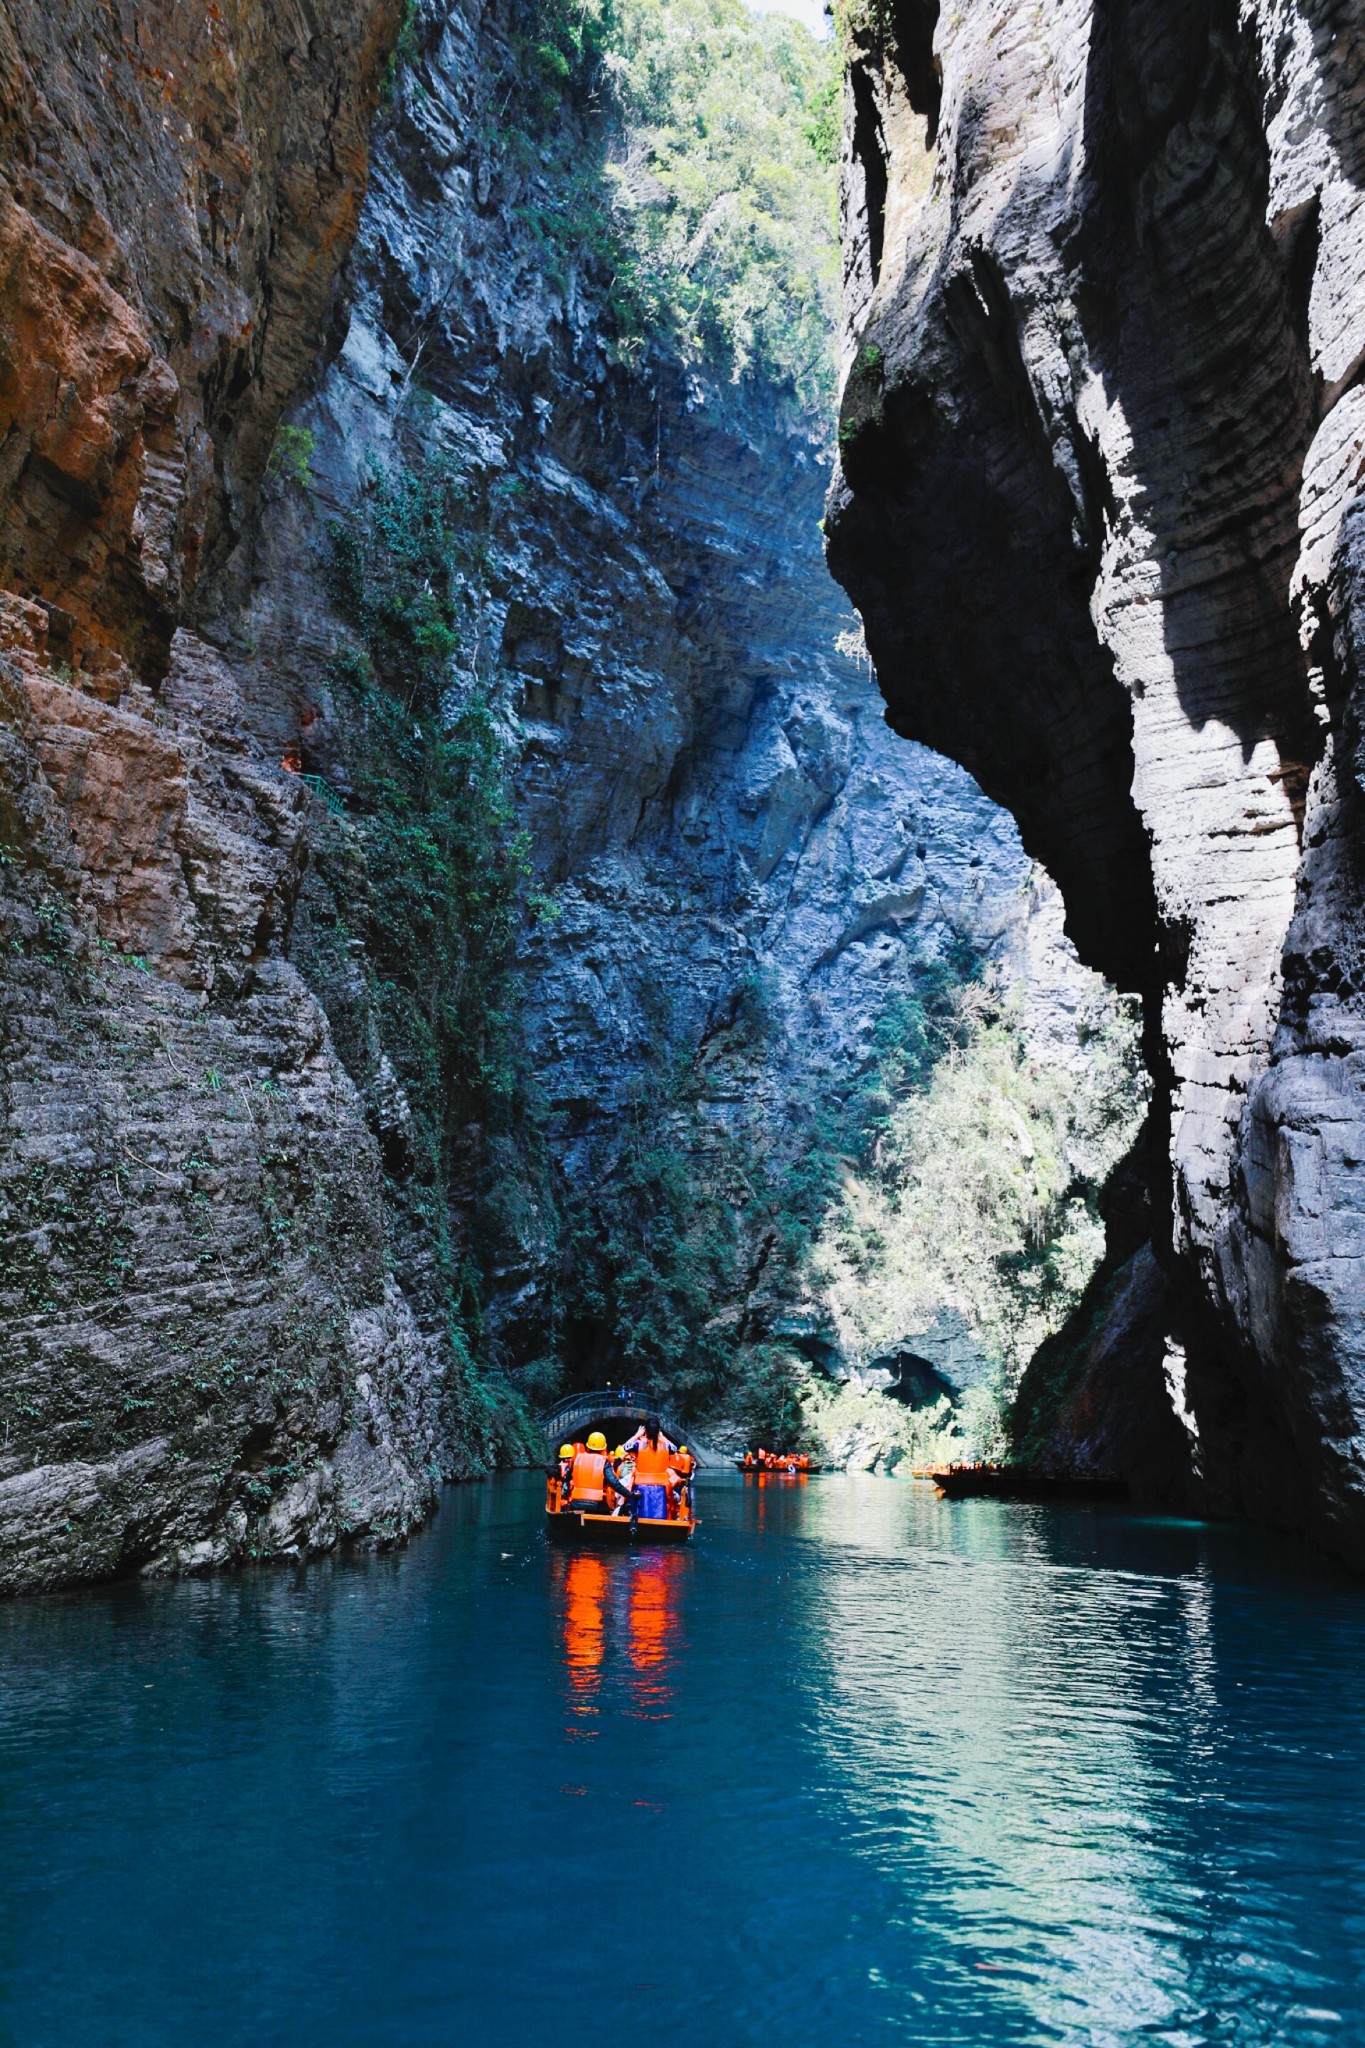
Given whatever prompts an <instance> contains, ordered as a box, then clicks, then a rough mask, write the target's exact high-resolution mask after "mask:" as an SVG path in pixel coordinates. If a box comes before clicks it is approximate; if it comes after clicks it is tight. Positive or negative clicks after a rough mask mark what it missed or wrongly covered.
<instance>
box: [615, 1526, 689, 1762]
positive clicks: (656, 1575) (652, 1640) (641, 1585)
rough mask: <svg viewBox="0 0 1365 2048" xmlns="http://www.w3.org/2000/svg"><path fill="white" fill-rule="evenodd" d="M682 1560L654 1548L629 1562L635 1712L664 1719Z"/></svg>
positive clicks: (668, 1702)
mask: <svg viewBox="0 0 1365 2048" xmlns="http://www.w3.org/2000/svg"><path fill="white" fill-rule="evenodd" d="M684 1569H685V1560H684V1559H683V1558H682V1557H680V1556H679V1555H678V1554H677V1553H676V1552H675V1551H657V1552H654V1553H651V1554H646V1555H641V1556H639V1557H636V1558H635V1559H634V1561H633V1564H632V1568H631V1574H630V1594H629V1598H628V1602H627V1608H626V1625H627V1630H628V1650H629V1656H630V1693H631V1699H632V1700H633V1702H634V1711H635V1713H636V1714H638V1715H642V1716H644V1717H645V1718H646V1719H648V1720H654V1721H663V1720H667V1718H668V1716H669V1714H670V1713H671V1712H672V1707H673V1682H672V1665H673V1657H674V1653H675V1651H676V1649H677V1647H678V1641H677V1638H678V1596H679V1594H680V1592H681V1590H682V1578H681V1573H682V1571H683V1570H684Z"/></svg>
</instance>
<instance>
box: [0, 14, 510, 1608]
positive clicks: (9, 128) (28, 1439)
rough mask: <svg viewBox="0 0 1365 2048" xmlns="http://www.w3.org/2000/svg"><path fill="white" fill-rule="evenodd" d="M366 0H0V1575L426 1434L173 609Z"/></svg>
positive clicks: (250, 757) (309, 342) (379, 24)
mask: <svg viewBox="0 0 1365 2048" xmlns="http://www.w3.org/2000/svg"><path fill="white" fill-rule="evenodd" d="M397 17H398V8H397V6H396V4H390V0H327V4H324V5H319V6H311V5H305V4H299V5H294V4H291V0H280V4H258V0H250V4H246V0H243V4H225V5H223V6H221V7H214V8H207V9H204V10H199V9H185V8H179V7H174V6H165V7H150V8H149V7H146V6H136V7H134V6H123V5H111V6H99V7H94V8H85V7H81V6H79V5H70V6H64V5H57V6H42V7H39V6H29V5H25V4H23V0H13V4H10V0H7V4H6V5H5V6H4V8H3V9H0V649H2V650H3V651H2V652H0V697H2V699H3V706H2V710H0V717H2V718H3V732H2V733H0V760H2V766H0V926H2V927H3V932H4V951H5V959H4V967H3V971H2V972H0V1062H2V1071H0V1090H2V1091H3V1113H2V1114H3V1121H2V1123H0V1364H2V1366H3V1374H2V1376H0V1408H2V1409H3V1436H2V1437H0V1582H3V1583H4V1584H5V1585H6V1586H11V1587H14V1586H25V1585H34V1584H50V1583H53V1582H56V1581H58V1580H61V1579H64V1578H71V1577H79V1576H90V1575H99V1574H105V1573H108V1572H111V1571H115V1570H118V1569H121V1568H126V1567H128V1566H131V1565H143V1564H147V1565H151V1566H153V1567H155V1568H160V1569H174V1568H177V1567H186V1566H194V1565H202V1564H206V1563H212V1562H219V1561H222V1560H225V1559H227V1558H229V1557H245V1556H253V1555H269V1554H274V1553H276V1552H280V1551H291V1550H293V1551H297V1550H298V1549H299V1548H301V1547H302V1548H307V1547H308V1546H309V1545H311V1544H314V1543H321V1542H327V1541H330V1540H333V1539H334V1538H335V1537H336V1536H337V1535H339V1534H341V1533H344V1532H347V1531H351V1532H366V1531H368V1532H369V1533H371V1534H373V1535H383V1534H386V1533H397V1532H398V1531H400V1530H401V1529H403V1528H404V1527H406V1526H408V1525H409V1524H410V1522H411V1520H412V1519H413V1517H414V1516H415V1515H416V1514H418V1513H421V1512H425V1511H426V1510H427V1509H428V1508H429V1507H430V1505H431V1503H432V1500H433V1499H434V1487H435V1481H436V1478H437V1477H438V1476H439V1473H440V1472H441V1471H442V1470H443V1469H449V1468H450V1467H451V1465H452V1464H453V1463H455V1462H456V1460H457V1456H458V1455H461V1454H463V1455H464V1456H465V1457H466V1458H468V1457H469V1456H470V1455H473V1456H474V1457H476V1458H479V1459H481V1458H482V1456H483V1455H484V1453H483V1446H482V1445H481V1444H480V1445H478V1446H477V1447H476V1448H475V1449H474V1450H473V1451H472V1453H471V1452H470V1451H468V1450H464V1451H463V1452H462V1453H461V1452H460V1451H457V1447H456V1446H455V1445H454V1444H453V1442H452V1432H451V1427H450V1423H449V1419H448V1416H447V1413H446V1409H447V1405H448V1402H447V1393H448V1390H447V1388H446V1386H445V1384H444V1381H443V1376H442V1374H443V1369H442V1361H441V1359H440V1358H439V1356H438V1355H437V1353H436V1350H435V1347H434V1346H433V1345H432V1344H431V1343H430V1341H429V1340H428V1338H427V1337H426V1336H425V1335H424V1333H423V1332H422V1331H421V1330H419V1329H418V1327H417V1325H416V1323H415V1320H414V1318H413V1315H412V1313H411V1310H410V1309H409V1307H408V1305H407V1304H406V1302H405V1301H404V1299H403V1296H402V1294H401V1291H400V1289H399V1287H398V1285H397V1283H396V1281H395V1278H394V1275H393V1273H392V1271H391V1270H389V1263H390V1262H389V1261H388V1259H387V1256H386V1245H385V1223H384V1214H383V1207H382V1201H381V1188H380V1178H379V1164H378V1154H377V1150H376V1147H375V1142H374V1139H373V1136H372V1134H371V1133H370V1131H369V1129H368V1128H367V1126H366V1123H365V1119H364V1114H363V1107H362V1105H361V1103H360V1100H359V1097H358V1096H357V1093H356V1090H355V1088H354V1086H353V1084H352V1083H351V1081H350V1080H349V1078H348V1077H347V1075H346V1074H345V1072H344V1070H343V1068H342V1066H341V1064H340V1062H339V1061H338V1059H337V1058H336V1055H335V1052H334V1050H333V1048H332V1046H331V1042H330V1038H329V1034H328V1032H327V1027H326V1021H325V1017H324V1015H323V1012H322V1010H321V1008H320V1007H319V1005H318V1004H317V1002H316V1000H315V999H314V998H313V997H312V995H311V994H310V993H309V991H308V989H307V988H306V987H305V985H304V983H303V982H302V980H301V978H300V977H299V975H298V974H297V973H296V972H295V971H294V969H293V968H292V967H291V966H290V964H289V961H288V957H287V950H288V936H289V926H290V919H291V914H292V909H293V903H294V897H295V893H296V890H297V885H298V878H299V874H300V872H301V870H302V867H303V863H304V859H305V846H306V829H307V827H306V808H307V800H306V795H305V792H304V790H303V788H302V786H301V785H300V784H299V782H298V780H297V778H293V777H290V776H287V775H285V774H284V773H282V772H281V770H280V767H279V756H278V752H277V751H276V752H272V751H271V749H270V746H269V743H268V742H267V743H265V744H263V743H262V740H261V736H260V730H259V723H258V721H256V720H255V719H254V718H253V716H252V715H250V712H249V710H248V707H247V706H246V705H245V704H244V701H243V699H242V697H241V693H240V689H239V686H238V683H237V680H236V678H235V677H234V675H233V674H232V672H231V670H230V669H229V667H228V666H227V665H226V664H225V663H224V661H223V660H222V659H221V657H220V656H219V655H218V654H217V653H216V652H215V650H214V649H213V648H211V647H210V646H209V645H208V644H207V643H205V642H204V641H202V640H201V639H199V638H198V637H196V635H195V634H194V632H193V630H192V626H191V622H192V621H193V619H194V617H195V611H196V606H197V605H198V604H199V602H200V598H201V594H202V592H203V591H204V590H205V589H206V588H207V587H208V585H209V584H210V583H211V581H212V579H213V576H214V575H215V574H216V573H217V571H218V569H219V568H220V566H221V565H222V564H223V563H225V562H227V561H229V560H230V559H231V556H232V553H233V551H234V549H235V548H237V547H238V546H239V544H240V541H241V536H242V534H243V531H244V530H245V529H246V527H247V526H248V525H249V523H250V521H251V518H252V516H253V506H254V501H255V496H256V493H257V490H258V488H259V485H260V481H261V477H262V474H263V472H264V469H265V466H266V460H267V453H268V450H269V449H270V447H271V445H272V442H273V439H274V435H275V430H276V427H277V424H278V422H279V418H280V415H281V413H282V411H283V409H284V407H285V405H286V403H287V402H288V401H289V400H291V399H292V398H293V397H294V396H295V394H296V393H297V391H298V389H299V387H300V384H301V382H302V381H303V380H304V379H305V377H306V376H308V375H310V374H311V373H312V372H313V369H314V365H315V363H316V362H317V359H318V357H319V353H320V352H321V351H322V350H323V349H324V347H325V344H326V341H327V336H328V333H329V328H330V326H331V323H332V321H333V318H334V315H335V312H336V308H337V305H338V286H339V280H340V275H341V270H342V265H343V263H344V259H345V257H346V254H347V252H348V249H349V246H350V244H351V241H352V239H353V237H354V233H355V229H356V224H357V221H358V218H359V214H360V207H361V202H362V198H363V191H364V182H365V166H366V153H367V137H368V130H369V125H370V121H371V117H372V115H373V112H374V108H375V105H376V100H377V95H378V89H379V83H380V74H381V69H382V66H383V63H384V60H385V55H386V52H387V50H388V48H389V46H390V45H391V43H392V40H393V36H394V33H395V31H396V28H397Z"/></svg>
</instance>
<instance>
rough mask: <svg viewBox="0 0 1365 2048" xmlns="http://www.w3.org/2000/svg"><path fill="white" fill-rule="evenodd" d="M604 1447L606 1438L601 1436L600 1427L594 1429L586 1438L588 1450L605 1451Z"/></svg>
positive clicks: (605, 1446)
mask: <svg viewBox="0 0 1365 2048" xmlns="http://www.w3.org/2000/svg"><path fill="white" fill-rule="evenodd" d="M606 1448H607V1440H606V1438H605V1437H604V1436H603V1434H602V1432H601V1430H600V1429H595V1430H594V1431H593V1433H592V1435H591V1436H590V1437H589V1438H588V1449H589V1450H590V1451H605V1449H606Z"/></svg>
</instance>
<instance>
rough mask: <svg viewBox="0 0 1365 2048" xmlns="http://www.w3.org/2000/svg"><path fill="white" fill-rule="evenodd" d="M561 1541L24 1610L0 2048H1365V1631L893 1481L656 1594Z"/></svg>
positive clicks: (477, 1500) (1221, 1577) (1058, 1522)
mask: <svg viewBox="0 0 1365 2048" xmlns="http://www.w3.org/2000/svg"><path fill="white" fill-rule="evenodd" d="M540 1499H541V1489H540V1487H539V1485H538V1483H537V1482H535V1481H534V1480H528V1479H526V1478H522V1477H517V1478H513V1479H507V1480H500V1481H498V1482H495V1483H493V1484H490V1485H486V1486H475V1487H468V1488H464V1489H458V1490H454V1491H452V1492H450V1493H448V1494H447V1495H446V1498H445V1504H444V1506H443V1508H442V1511H441V1514H440V1515H439V1517H438V1518H437V1521H436V1523H435V1524H434V1525H433V1527H432V1529H431V1530H430V1531H429V1532H428V1533H427V1534H425V1535H424V1536H422V1537H421V1538H420V1539H419V1540H418V1541H417V1542H416V1543H415V1544H414V1545H413V1546H412V1547H411V1548H410V1549H409V1550H407V1551H406V1552H403V1553H399V1554H396V1555H393V1556H390V1557H382V1558H369V1559H361V1560H358V1561H354V1562H345V1563H340V1564H322V1565H316V1566H313V1567H311V1568H310V1569H308V1570H303V1571H299V1572H291V1571H279V1570H276V1571H269V1572H262V1573H259V1574H253V1575H250V1576H247V1577H242V1578H236V1579H228V1580H216V1581H197V1582H192V1583H188V1584H180V1585H170V1586H153V1587H120V1588H117V1589H114V1590H111V1591H104V1592H99V1593H84V1594H80V1595H71V1596H63V1597H59V1598H53V1599H49V1600H42V1601H37V1602H29V1603H13V1604H10V1605H8V1606H5V1607H4V1608H0V1678H2V1680H3V1694H2V1697H0V1801H2V1802H3V1820H4V1827H3V1845H2V1846H0V2042H3V2043H5V2044H7V2048H96V2044H106V2043H107V2044H119V2048H134V2044H136V2048H143V2044H147V2048H239V2044H240V2048H248V2044H249V2048H273V2044H277V2043H278V2044H281V2048H284V2044H288V2048H314V2044H317V2048H324V2044H325V2048H361V2044H364V2048H370V2044H379V2043H382V2044H385V2048H427V2044H429V2043H430V2044H437V2043H440V2044H443V2048H444V2044H452V2048H453V2044H477V2043H487V2044H489V2048H502V2044H511V2048H523V2044H525V2048H531V2044H535V2048H559V2044H561V2043H567V2044H569V2048H579V2044H582V2043H585V2042H589V2041H591V2042H592V2043H593V2044H594V2048H609V2044H611V2043H614V2042H616V2041H618V2040H620V2041H623V2042H625V2041H630V2042H632V2043H638V2042H648V2043H649V2044H650V2048H664V2044H666V2043H669V2042H672V2041H679V2042H684V2043H688V2044H690V2048H712V2044H722V2043H750V2042H755V2043H757V2042H764V2043H767V2042H769V2041H770V2040H772V2039H773V2038H775V2037H776V2038H785V2039H789V2040H790V2039H800V2040H803V2041H806V2042H810V2043H812V2044H815V2048H824V2044H826V2043H828V2044H831V2048H833V2044H839V2048H847V2044H857V2043H863V2042H877V2043H879V2042H883V2041H887V2042H891V2041H896V2042H901V2041H903V2042H906V2043H915V2044H934V2043H940V2042H942V2043H947V2042H952V2043H967V2044H982V2048H993V2044H996V2043H1016V2042H1018V2043H1024V2042H1030V2043H1031V2042H1064V2043H1068V2044H1087V2048H1089V2044H1108V2043H1129V2042H1133V2043H1144V2044H1147V2043H1152V2042H1165V2043H1172V2044H1180V2048H1193V2044H1196V2043H1203V2042H1217V2043H1237V2044H1239V2048H1240V2044H1245V2048H1266V2044H1270V2043H1279V2042H1292V2043H1295V2044H1299V2043H1310V2042H1330V2043H1334V2044H1335V2043H1340V2044H1343V2048H1344V2044H1348V2043H1349V2044H1358V2043H1361V2042H1365V1587H1361V1586H1359V1585H1357V1584H1355V1583H1353V1582H1352V1581H1350V1580H1348V1579H1346V1578H1345V1577H1344V1576H1342V1575H1339V1574H1338V1573H1337V1572H1336V1571H1335V1570H1334V1569H1333V1568H1332V1567H1331V1566H1329V1565H1327V1564H1326V1563H1323V1562H1321V1561H1319V1560H1317V1559H1316V1558H1315V1557H1314V1556H1313V1555H1312V1554H1311V1553H1309V1552H1307V1551H1302V1550H1299V1549H1297V1548H1296V1547H1294V1546H1291V1545H1289V1544H1287V1543H1283V1542H1279V1541H1276V1540H1275V1539H1272V1538H1269V1537H1264V1536H1258V1535H1256V1534H1254V1533H1249V1532H1246V1531H1239V1530H1234V1529H1226V1528H1210V1527H1202V1526H1197V1525H1195V1524H1190V1523H1179V1522H1172V1521H1162V1520H1152V1519H1145V1518H1140V1517H1136V1516H1129V1515H1126V1514H1122V1513H1118V1512H1115V1511H1105V1510H1098V1509H1086V1508H1051V1509H1031V1508H1020V1507H1007V1506H1001V1505H997V1504H994V1503H974V1504H966V1505H958V1506H950V1505H947V1504H944V1503H940V1502H939V1501H937V1500H935V1499H934V1498H933V1496H932V1495H931V1494H930V1493H928V1492H927V1490H925V1489H922V1488H919V1487H914V1486H910V1485H899V1484H897V1483H895V1482H894V1481H886V1480H873V1479H862V1480H859V1479H843V1478H829V1479H816V1480H812V1481H810V1482H809V1483H807V1484H805V1485H792V1484H789V1483H781V1482H770V1483H766V1484H764V1485H763V1486H761V1487H760V1486H759V1485H756V1484H755V1483H754V1482H752V1481H750V1482H748V1483H747V1485H746V1483H745V1482H744V1481H742V1480H741V1479H739V1478H738V1477H737V1476H735V1477H729V1476H724V1477H722V1476H716V1477H713V1478H709V1479H705V1480H704V1481H703V1484H702V1487H701V1489H700V1511H701V1513H702V1514H703V1516H704V1517H705V1525H704V1527H703V1528H702V1530H701V1531H700V1532H699V1534H698V1537H697V1540H696V1542H695V1544H694V1546H693V1548H692V1550H691V1551H690V1552H679V1553H670V1554H666V1555H665V1554H653V1555H651V1554H649V1553H642V1554H640V1555H638V1556H634V1557H630V1556H623V1557H609V1558H598V1557H592V1556H566V1555H562V1554H555V1553H551V1552H548V1551H547V1549H546V1546H545V1543H544V1539H543V1535H542V1531H541V1528H540V1517H539V1509H540Z"/></svg>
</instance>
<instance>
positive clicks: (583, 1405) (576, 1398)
mask: <svg viewBox="0 0 1365 2048" xmlns="http://www.w3.org/2000/svg"><path fill="white" fill-rule="evenodd" d="M647 1415H657V1416H658V1418H659V1424H660V1427H661V1428H662V1430H663V1433H664V1435H665V1436H666V1437H669V1438H671V1439H672V1441H673V1442H674V1443H675V1444H686V1445H687V1448H688V1450H689V1451H691V1453H692V1455H693V1457H694V1458H695V1459H696V1461H697V1463H698V1464H699V1465H718V1464H720V1463H721V1462H722V1460H721V1458H720V1455H719V1453H718V1452H715V1451H711V1450H708V1449H707V1448H706V1446H705V1445H704V1444H699V1443H698V1442H697V1439H696V1437H695V1436H693V1435H691V1434H690V1432H689V1431H687V1430H685V1429H683V1428H681V1427H680V1426H679V1424H678V1422H677V1420H676V1418H675V1417H673V1416H670V1415H669V1414H668V1413H667V1411H666V1410H665V1409H663V1408H660V1407H659V1406H658V1405H657V1404H656V1403H655V1402H653V1401H651V1400H649V1399H647V1398H646V1397H645V1395H643V1394H640V1393H637V1392H636V1390H635V1389H634V1388H633V1387H598V1388H597V1389H596V1390H595V1391H593V1392H591V1393H586V1394H569V1395H567V1396H566V1398H565V1399H564V1400H562V1401H561V1402H560V1403H559V1405H558V1406H557V1407H555V1408H551V1409H550V1410H549V1411H548V1413H546V1414H545V1415H542V1416H541V1418H540V1426H541V1428H542V1429H543V1430H544V1432H545V1453H546V1457H547V1458H551V1457H553V1456H554V1453H555V1452H556V1451H557V1450H558V1449H559V1446H560V1445H561V1444H563V1443H576V1442H581V1440H582V1439H583V1437H585V1436H586V1435H587V1434H588V1431H589V1430H592V1429H600V1430H602V1431H604V1432H605V1434H606V1437H607V1441H608V1443H612V1442H616V1443H619V1442H620V1441H621V1440H622V1439H623V1438H624V1437H626V1436H634V1434H635V1432H636V1430H637V1429H638V1428H639V1426H640V1424H641V1423H642V1422H643V1421H644V1420H645V1417H646V1416H647ZM622 1425H628V1427H623V1426H622Z"/></svg>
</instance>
